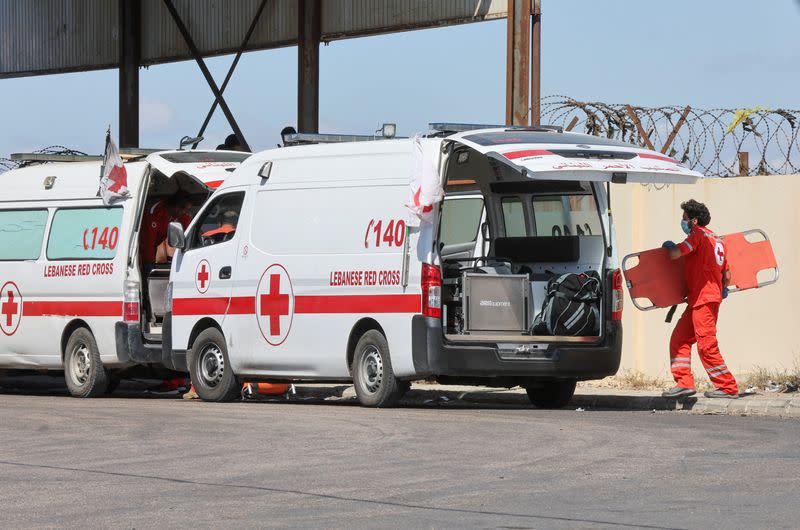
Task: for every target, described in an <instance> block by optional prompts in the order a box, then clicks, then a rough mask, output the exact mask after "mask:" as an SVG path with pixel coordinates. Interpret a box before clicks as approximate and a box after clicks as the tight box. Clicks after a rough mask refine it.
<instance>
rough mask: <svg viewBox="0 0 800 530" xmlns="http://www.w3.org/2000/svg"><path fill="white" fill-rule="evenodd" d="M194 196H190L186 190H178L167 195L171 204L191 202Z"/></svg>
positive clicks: (183, 204)
mask: <svg viewBox="0 0 800 530" xmlns="http://www.w3.org/2000/svg"><path fill="white" fill-rule="evenodd" d="M191 202H192V198H191V197H190V196H189V194H188V193H186V191H184V190H178V191H176V192H175V193H174V194H172V195H170V196H169V197H167V204H168V205H170V206H176V207H180V206H185V205H186V204H191Z"/></svg>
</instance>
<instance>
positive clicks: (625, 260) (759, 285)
mask: <svg viewBox="0 0 800 530" xmlns="http://www.w3.org/2000/svg"><path fill="white" fill-rule="evenodd" d="M736 234H741V235H742V236H743V237H744V238H745V239H746V238H747V236H748V235H750V234H759V235H760V236H761V237H763V238H764V239H763V240H762V241H769V240H770V239H769V236H767V234H766V232H764V231H763V230H761V229H760V228H755V229H752V230H745V231H743V232H736ZM731 235H734V234H728V235H726V236H721V239H723V240H724V239H725V238H726V237H728V236H731ZM759 242H761V241H756V242H753V243H759ZM770 246H771V244H770ZM651 250H655V249H651ZM644 252H650V250H645V251H642V252H634V253H632V254H628V255H627V256H625V257H624V258H622V271H623V272H626V271H628V270H630V268H629V267H627V263H628V262H629V261H630V260H631V259H633V258H639V256H641V255H642V254H643V253H644ZM637 266H638V265H637ZM762 270H766V271H773V272H774V276H773V277H772V278H771V279H769V280H766V281H763V282H758V283H757V284H756V286H755V287H749V288H746V289H742V288H739V287H729V288H728V293H738V292H741V291H748V290H750V289H761V288H762V287H766V286H767V285H772V284H773V283H776V282H777V281H778V278H779V277H780V269H779V267H778V264H777V260H776V262H775V267H768V268H764V269H760V270H758V271H756V274H757V273H758V272H761V271H762ZM625 286H626V287H627V288H628V295H629V296H630V299H631V303H632V304H633V305H634V307H635V308H636V309H638V310H640V311H652V310H653V309H663V307H661V306H657V305H654V304H651V305H650V306H647V307H643V306H642V305H641V304H639V303H638V302H637V301H636V298H634V297H633V295H631V293H630V289H631V287H632V284H631V282H630V280H628V278H627V276H626V277H625ZM685 302H686V298H684V299H683V301H682V302H680V303H685Z"/></svg>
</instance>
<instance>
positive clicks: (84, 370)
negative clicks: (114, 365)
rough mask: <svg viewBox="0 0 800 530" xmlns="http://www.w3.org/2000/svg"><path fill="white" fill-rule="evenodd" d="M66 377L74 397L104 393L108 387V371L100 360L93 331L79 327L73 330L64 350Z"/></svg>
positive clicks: (68, 387)
mask: <svg viewBox="0 0 800 530" xmlns="http://www.w3.org/2000/svg"><path fill="white" fill-rule="evenodd" d="M64 379H65V380H66V382H67V389H68V390H69V393H70V394H72V395H73V396H74V397H95V396H99V395H102V394H103V393H104V392H105V391H106V388H107V387H108V373H106V369H105V367H104V366H103V362H102V361H101V360H100V352H99V351H98V350H97V342H95V340H94V335H92V332H91V331H89V330H88V329H86V328H78V329H76V330H75V331H73V332H72V335H70V336H69V340H68V341H67V348H66V350H65V351H64Z"/></svg>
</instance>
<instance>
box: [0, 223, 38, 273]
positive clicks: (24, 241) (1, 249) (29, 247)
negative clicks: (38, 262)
mask: <svg viewBox="0 0 800 530" xmlns="http://www.w3.org/2000/svg"><path fill="white" fill-rule="evenodd" d="M46 224H47V210H0V261H13V260H20V261H21V260H34V259H39V254H41V251H42V239H44V228H45V225H46Z"/></svg>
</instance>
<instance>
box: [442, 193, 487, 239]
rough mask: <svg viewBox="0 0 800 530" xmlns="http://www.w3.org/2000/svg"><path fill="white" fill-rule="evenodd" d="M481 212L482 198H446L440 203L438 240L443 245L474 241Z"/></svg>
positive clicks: (476, 236)
mask: <svg viewBox="0 0 800 530" xmlns="http://www.w3.org/2000/svg"><path fill="white" fill-rule="evenodd" d="M482 214H483V199H481V198H479V197H474V198H473V197H470V198H466V199H456V198H453V199H447V200H445V201H444V204H443V205H442V221H441V230H440V240H441V242H442V244H443V245H445V246H447V245H457V244H461V243H469V242H474V241H475V240H476V239H477V238H478V228H479V227H480V224H481V215H482Z"/></svg>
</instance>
